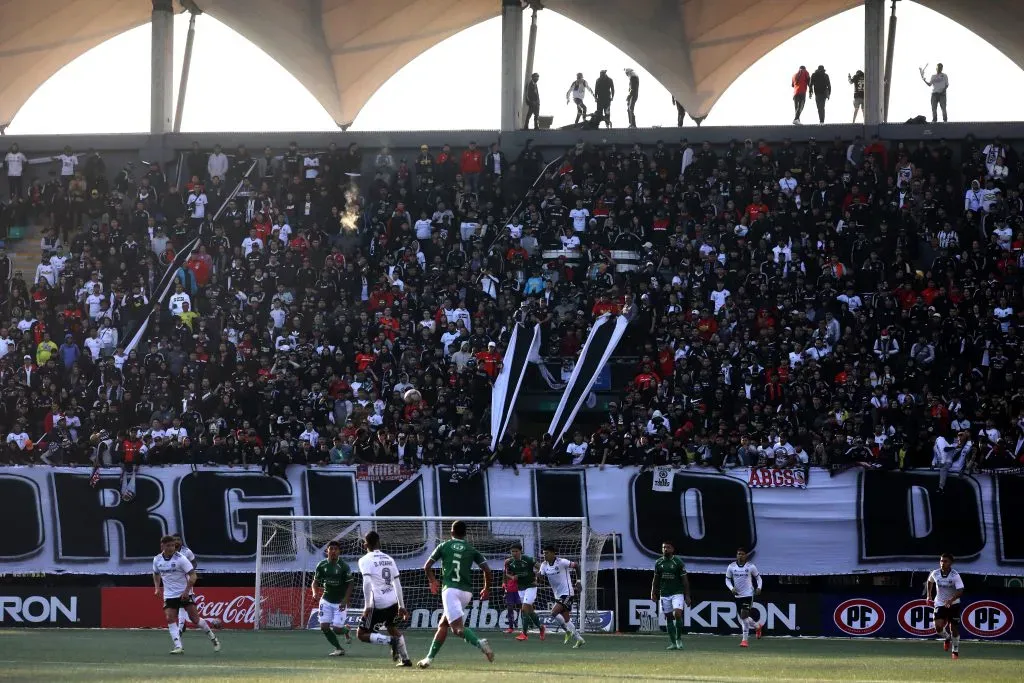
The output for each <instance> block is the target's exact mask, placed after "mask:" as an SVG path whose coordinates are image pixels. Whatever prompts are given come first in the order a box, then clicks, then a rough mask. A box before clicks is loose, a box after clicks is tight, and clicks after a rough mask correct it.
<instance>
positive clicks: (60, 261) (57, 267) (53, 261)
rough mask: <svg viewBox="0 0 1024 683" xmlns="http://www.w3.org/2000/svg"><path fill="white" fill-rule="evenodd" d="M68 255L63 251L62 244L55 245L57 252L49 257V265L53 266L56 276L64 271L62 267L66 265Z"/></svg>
mask: <svg viewBox="0 0 1024 683" xmlns="http://www.w3.org/2000/svg"><path fill="white" fill-rule="evenodd" d="M67 262H68V255H67V254H65V253H64V246H63V245H58V246H57V253H56V254H54V255H53V256H51V257H50V265H51V266H53V272H54V273H56V275H57V277H60V274H61V273H63V272H64V267H65V266H66V265H67Z"/></svg>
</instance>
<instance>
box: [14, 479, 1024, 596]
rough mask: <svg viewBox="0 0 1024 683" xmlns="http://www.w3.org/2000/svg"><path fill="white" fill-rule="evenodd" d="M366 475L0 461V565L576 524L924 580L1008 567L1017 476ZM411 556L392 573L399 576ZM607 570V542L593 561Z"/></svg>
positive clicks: (210, 563) (111, 565) (244, 561)
mask: <svg viewBox="0 0 1024 683" xmlns="http://www.w3.org/2000/svg"><path fill="white" fill-rule="evenodd" d="M372 472H374V474H372V475H371V470H364V471H362V472H361V471H360V469H359V468H355V467H340V466H338V467H335V466H331V467H300V466H290V467H288V469H287V472H286V476H284V477H268V476H266V475H265V474H264V473H263V472H262V471H260V470H259V469H256V468H244V467H235V468H230V467H199V468H196V469H193V468H192V467H189V466H168V467H152V468H146V467H144V468H142V469H141V470H140V472H139V474H138V477H137V480H136V489H135V496H134V499H133V500H131V501H130V502H129V501H126V500H124V499H123V498H122V497H121V494H120V471H119V470H117V469H104V470H102V471H101V476H100V478H99V481H98V482H97V484H96V486H95V487H93V486H90V482H89V479H90V470H89V469H88V468H70V467H67V468H51V467H2V468H0V518H2V519H4V520H5V521H7V524H6V526H5V529H4V531H5V533H4V534H3V535H2V536H0V571H4V572H63V573H77V574H148V573H149V572H150V571H151V569H152V560H153V556H154V555H155V554H156V553H157V552H158V551H159V544H158V541H159V538H160V536H162V535H163V534H166V533H169V532H180V533H181V534H182V535H183V537H184V540H185V543H186V545H188V546H189V547H190V548H191V549H192V551H193V552H195V554H196V555H197V556H198V557H199V564H200V566H201V567H202V568H203V571H204V572H213V573H216V572H252V571H254V569H255V559H256V530H257V519H258V517H259V516H260V515H286V516H287V515H323V516H357V515H380V516H384V515H386V516H414V517H415V516H424V515H438V516H446V517H467V516H509V517H519V516H537V517H552V516H580V517H585V518H587V519H589V522H590V526H591V527H592V528H593V529H595V530H597V531H600V532H614V533H616V534H617V535H618V537H619V538H618V541H619V544H618V547H619V548H620V550H619V555H618V558H617V559H618V565H619V567H620V568H636V569H649V568H650V567H651V566H652V565H653V562H654V560H655V558H657V557H658V555H659V554H660V552H661V544H662V542H663V541H665V540H671V541H673V542H674V544H675V547H676V551H677V553H678V554H679V555H680V556H681V557H682V558H683V560H684V561H685V562H686V564H687V568H688V570H689V571H691V572H697V573H702V572H709V573H720V572H722V571H724V569H725V566H726V565H728V563H729V562H730V561H731V560H732V559H733V558H734V557H735V554H736V548H738V547H741V546H742V547H745V548H747V549H748V550H749V551H750V552H751V553H752V557H753V561H754V562H756V563H757V566H758V568H759V569H760V570H761V571H762V572H763V573H765V574H768V575H772V574H775V575H778V574H790V575H815V574H849V573H851V572H884V571H894V570H907V571H923V570H931V569H933V568H934V567H935V566H936V562H937V558H938V556H939V555H940V554H941V553H944V552H949V553H952V554H953V555H954V556H956V558H957V565H956V566H957V569H958V570H959V571H960V572H962V573H977V574H989V575H1004V576H1019V575H1021V574H1022V573H1024V534H1021V533H1017V530H1016V527H1017V526H1018V525H1019V521H1018V520H1020V519H1024V477H1020V476H1016V475H1013V474H1001V475H975V476H971V477H968V476H955V477H951V478H950V479H949V481H948V482H947V484H946V487H945V491H944V493H942V494H939V493H938V482H939V475H938V473H937V472H932V471H908V472H884V471H878V470H871V471H860V470H850V471H847V472H843V473H841V474H838V475H836V476H829V472H828V471H825V470H820V469H811V470H810V472H809V476H807V478H806V480H805V481H804V485H805V486H806V488H801V489H800V490H796V487H798V486H799V484H798V481H799V479H798V475H797V474H796V471H787V470H768V471H767V473H762V472H763V471H762V470H755V471H754V472H752V471H751V470H750V469H745V468H741V469H734V470H729V471H727V472H725V473H720V472H718V471H715V470H699V469H677V470H674V471H671V472H663V473H658V474H657V478H656V473H655V472H654V471H641V470H640V469H639V468H636V467H623V468H617V467H608V468H605V469H604V470H598V469H596V468H584V467H575V468H557V469H549V468H541V467H525V468H520V469H519V471H518V472H513V471H512V470H508V469H502V468H497V467H492V468H488V469H485V470H483V471H480V472H477V473H474V474H472V475H470V476H458V477H453V476H452V471H451V469H449V468H445V467H436V468H433V467H424V468H421V469H419V470H415V471H412V472H408V473H407V474H408V478H405V479H404V481H397V480H395V479H396V478H401V477H402V476H405V475H403V473H402V472H401V470H399V471H398V472H397V474H396V473H395V471H394V470H393V469H387V470H372ZM787 472H789V475H787ZM780 473H781V474H780ZM669 475H671V476H669ZM790 477H792V479H790ZM375 478H376V479H377V480H376V481H375V480H374V479H375ZM382 479H383V480H382ZM755 479H756V483H755V484H753V485H752V483H751V482H752V480H755ZM769 480H770V481H769ZM656 485H657V487H658V489H661V490H655V486H656ZM427 544H428V541H427V538H426V536H424V547H425V546H426V545H427ZM294 550H295V552H294V554H293V555H292V556H289V555H279V556H277V557H275V566H276V567H278V568H281V569H291V570H310V569H312V567H313V566H314V565H315V562H316V561H317V560H319V559H320V558H321V557H322V553H321V549H319V548H301V547H298V544H296V547H295V549H294ZM536 550H539V549H536ZM425 552H427V553H429V549H426V548H425ZM349 559H354V558H349ZM423 559H424V558H423V557H420V556H419V555H416V556H410V557H408V558H402V559H400V560H399V563H400V565H401V568H402V569H412V568H416V567H419V566H422V562H423ZM494 559H498V558H494ZM611 561H612V556H611V548H610V547H609V548H608V550H607V552H606V553H605V555H604V557H603V558H602V563H604V564H603V565H602V566H604V567H609V566H611ZM641 597H642V596H641Z"/></svg>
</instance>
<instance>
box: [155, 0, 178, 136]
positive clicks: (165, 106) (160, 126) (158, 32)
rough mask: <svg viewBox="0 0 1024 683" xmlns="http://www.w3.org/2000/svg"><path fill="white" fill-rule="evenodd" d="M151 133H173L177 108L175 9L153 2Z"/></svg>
mask: <svg viewBox="0 0 1024 683" xmlns="http://www.w3.org/2000/svg"><path fill="white" fill-rule="evenodd" d="M150 65H151V73H150V86H151V88H150V102H149V132H150V133H152V134H154V135H159V134H161V133H169V132H171V129H172V126H173V123H174V121H173V120H172V119H171V116H172V111H173V110H172V107H173V106H174V7H173V3H172V2H171V0H153V49H152V53H151V55H150Z"/></svg>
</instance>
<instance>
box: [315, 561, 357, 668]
mask: <svg viewBox="0 0 1024 683" xmlns="http://www.w3.org/2000/svg"><path fill="white" fill-rule="evenodd" d="M340 557H341V544H340V543H338V542H337V541H331V542H330V543H328V544H327V559H326V560H320V562H319V564H317V565H316V570H315V571H314V572H313V601H314V602H316V601H319V604H320V615H319V616H320V630H321V631H323V634H324V637H325V638H327V642H329V643H330V644H331V645H333V646H334V651H333V652H331V653H329V656H331V657H340V656H342V655H344V654H345V650H343V649H342V648H341V643H340V642H338V635H337V634H338V633H343V634H346V637H347V633H348V630H349V628H348V624H347V621H348V601H349V598H351V597H352V571H351V570H350V569H349V568H348V564H347V563H345V562H342V561H341V560H340Z"/></svg>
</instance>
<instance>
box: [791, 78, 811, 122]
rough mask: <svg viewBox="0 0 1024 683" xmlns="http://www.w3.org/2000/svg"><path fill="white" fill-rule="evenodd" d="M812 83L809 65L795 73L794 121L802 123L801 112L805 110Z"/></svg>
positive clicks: (793, 84)
mask: <svg viewBox="0 0 1024 683" xmlns="http://www.w3.org/2000/svg"><path fill="white" fill-rule="evenodd" d="M810 83H811V74H810V73H808V71H807V67H805V66H802V65H801V67H800V69H799V70H798V71H797V72H796V73H795V74H793V83H792V86H793V113H794V117H793V123H795V124H797V125H799V124H800V114H802V113H803V112H804V105H805V104H807V86H808V85H810Z"/></svg>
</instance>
